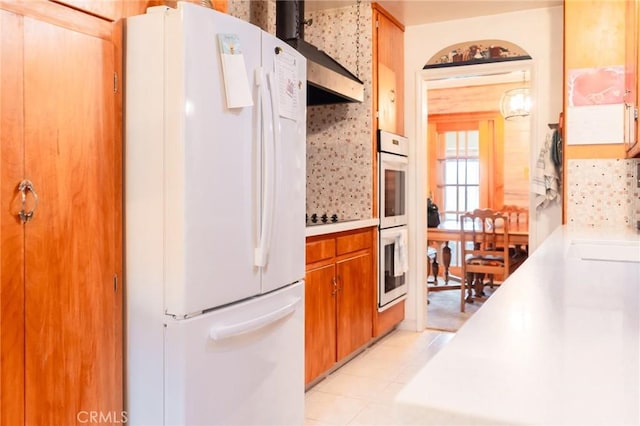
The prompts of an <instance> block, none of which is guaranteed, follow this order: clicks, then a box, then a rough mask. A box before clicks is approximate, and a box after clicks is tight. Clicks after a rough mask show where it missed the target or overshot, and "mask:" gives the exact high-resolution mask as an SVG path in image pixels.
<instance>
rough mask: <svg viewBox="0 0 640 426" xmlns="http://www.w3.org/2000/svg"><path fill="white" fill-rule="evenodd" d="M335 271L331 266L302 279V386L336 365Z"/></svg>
mask: <svg viewBox="0 0 640 426" xmlns="http://www.w3.org/2000/svg"><path fill="white" fill-rule="evenodd" d="M335 270H336V268H335V264H333V263H332V264H330V265H327V266H323V267H320V268H318V269H313V270H310V271H307V274H306V277H305V308H304V309H305V342H304V349H305V351H304V353H305V384H307V383H309V382H311V381H312V380H313V379H315V378H316V377H318V376H319V375H320V374H322V373H324V372H325V371H327V370H329V369H330V368H331V367H333V365H334V364H335V362H336V294H335V291H334V285H333V282H334V279H335Z"/></svg>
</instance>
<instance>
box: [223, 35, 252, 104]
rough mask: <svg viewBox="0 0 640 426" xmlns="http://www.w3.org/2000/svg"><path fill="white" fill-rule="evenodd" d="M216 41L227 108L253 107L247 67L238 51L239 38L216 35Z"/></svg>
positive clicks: (239, 50)
mask: <svg viewBox="0 0 640 426" xmlns="http://www.w3.org/2000/svg"><path fill="white" fill-rule="evenodd" d="M218 41H219V44H220V59H221V61H222V79H223V80H224V91H225V94H226V98H227V108H241V107H246V106H251V105H253V99H252V98H251V87H250V86H249V79H248V78H247V67H246V66H245V63H244V56H243V55H242V50H241V49H240V38H239V37H238V35H237V34H218Z"/></svg>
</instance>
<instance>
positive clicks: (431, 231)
mask: <svg viewBox="0 0 640 426" xmlns="http://www.w3.org/2000/svg"><path fill="white" fill-rule="evenodd" d="M508 234H509V244H510V245H512V246H516V247H521V248H522V249H523V250H526V251H527V252H528V248H529V223H528V222H524V223H516V224H509V232H508ZM426 237H427V247H429V248H431V249H434V248H435V253H434V252H433V250H430V255H429V257H428V258H429V266H430V269H431V271H432V272H433V273H434V282H435V283H436V284H437V282H438V280H437V275H438V272H439V270H440V266H442V267H443V279H444V283H445V286H448V284H449V279H450V278H451V276H450V274H449V268H450V267H451V247H449V242H450V241H461V240H462V230H461V229H460V222H457V221H445V222H441V223H440V225H438V227H436V228H427V235H426ZM502 240H503V234H502V233H499V234H496V242H501V241H502ZM438 261H440V262H441V263H438ZM455 287H457V288H459V286H454V287H451V286H449V287H441V288H442V289H451V288H455ZM435 289H436V288H434V287H430V290H435Z"/></svg>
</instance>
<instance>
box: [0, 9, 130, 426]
mask: <svg viewBox="0 0 640 426" xmlns="http://www.w3.org/2000/svg"><path fill="white" fill-rule="evenodd" d="M1 22H2V27H0V33H2V35H3V37H2V48H3V49H2V51H1V52H0V53H1V60H0V72H1V73H2V74H1V75H2V77H3V79H2V81H3V83H2V88H1V90H0V92H1V94H2V104H1V105H2V110H1V112H2V151H1V152H2V167H3V168H2V196H3V199H2V206H3V209H2V243H3V244H2V270H1V271H2V290H1V293H0V295H1V296H2V304H1V305H0V306H1V309H2V311H1V314H0V315H1V319H2V323H1V326H0V327H1V329H2V340H1V343H2V349H1V350H2V356H3V362H2V370H1V372H2V380H1V381H0V383H1V384H2V388H1V390H0V392H1V393H0V395H1V398H2V399H1V402H2V407H1V408H2V411H1V414H2V416H3V417H2V424H23V423H24V424H33V425H41V424H42V425H45V424H51V425H53V424H65V425H71V424H82V423H83V421H84V422H85V423H86V421H87V419H89V416H91V415H92V414H91V413H96V414H94V416H97V417H96V418H99V419H101V423H103V424H108V423H114V424H116V423H122V420H123V418H122V407H123V405H122V345H121V338H122V304H121V303H122V301H121V290H120V288H117V289H116V288H115V286H114V275H116V274H118V275H121V272H120V268H121V258H120V253H121V181H120V174H121V157H120V156H121V144H120V139H119V136H118V135H117V133H116V123H115V114H116V104H115V100H116V94H114V88H113V86H114V84H113V73H114V69H115V68H114V66H115V48H114V45H113V43H112V42H111V41H108V40H105V39H102V38H98V37H93V36H91V35H87V34H83V33H80V32H76V31H72V30H69V29H66V28H63V27H60V26H56V25H52V24H49V23H46V22H43V21H39V20H35V19H31V18H29V17H21V16H18V15H14V14H11V13H8V12H2V15H1ZM8 31H11V34H10V36H7V37H5V34H6V32H8ZM5 48H7V50H5ZM15 70H19V71H20V75H15V73H14V71H15ZM5 77H8V80H7V81H5V79H4V78H5ZM7 82H9V83H14V84H11V85H10V86H7V85H6V83H7ZM10 95H11V97H10V98H9V97H8V96H10ZM15 109H19V110H15ZM20 172H22V173H20ZM22 178H27V179H29V180H30V181H31V182H33V185H34V189H35V191H36V192H37V194H38V196H39V203H38V206H37V208H36V210H35V214H34V216H33V219H32V220H31V221H29V222H27V223H26V224H21V223H20V222H19V221H17V220H16V218H15V213H16V212H17V210H18V209H19V204H17V205H16V200H17V194H16V190H15V188H16V187H17V185H18V182H20V180H21V179H22ZM8 200H9V201H8ZM7 203H9V205H8V204H7ZM29 203H30V205H32V203H33V201H32V199H31V197H30V198H29ZM5 207H7V208H5ZM5 243H6V245H5ZM9 273H11V274H12V276H11V277H8V276H7V274H9ZM9 297H11V300H9V299H8V298H9ZM10 316H11V317H10ZM6 332H8V333H7V334H5V333H6ZM9 344H14V346H12V347H7V346H6V345H9ZM7 354H9V356H8V359H9V362H10V364H9V365H6V364H5V356H6V355H7ZM14 354H15V355H14ZM14 366H15V371H11V372H9V371H8V369H9V368H13V367H14ZM18 376H20V377H23V379H22V378H20V377H18ZM21 400H22V401H24V402H23V403H22V402H21ZM14 407H15V408H14ZM14 420H15V421H14Z"/></svg>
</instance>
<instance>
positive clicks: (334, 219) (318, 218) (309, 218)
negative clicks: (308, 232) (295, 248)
mask: <svg viewBox="0 0 640 426" xmlns="http://www.w3.org/2000/svg"><path fill="white" fill-rule="evenodd" d="M342 221H343V220H340V218H339V217H338V215H337V214H336V213H334V214H332V215H328V214H327V213H323V214H322V215H319V214H317V213H313V214H311V215H309V214H307V215H306V224H307V226H314V225H329V224H331V223H338V222H342Z"/></svg>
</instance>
